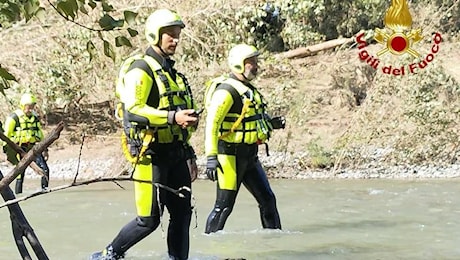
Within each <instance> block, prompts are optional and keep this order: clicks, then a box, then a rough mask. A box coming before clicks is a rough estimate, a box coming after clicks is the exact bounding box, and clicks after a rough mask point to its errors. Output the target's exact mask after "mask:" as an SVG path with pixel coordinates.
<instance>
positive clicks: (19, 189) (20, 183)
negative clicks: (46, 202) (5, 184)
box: [14, 180, 22, 194]
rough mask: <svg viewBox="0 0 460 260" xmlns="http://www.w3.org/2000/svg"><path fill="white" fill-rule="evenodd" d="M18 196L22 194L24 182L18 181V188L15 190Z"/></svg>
mask: <svg viewBox="0 0 460 260" xmlns="http://www.w3.org/2000/svg"><path fill="white" fill-rule="evenodd" d="M14 192H15V193H16V194H20V193H22V180H16V188H15V190H14Z"/></svg>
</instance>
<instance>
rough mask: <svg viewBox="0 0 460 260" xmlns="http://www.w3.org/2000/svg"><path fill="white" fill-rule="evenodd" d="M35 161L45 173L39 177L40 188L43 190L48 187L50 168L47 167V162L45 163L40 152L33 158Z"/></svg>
mask: <svg viewBox="0 0 460 260" xmlns="http://www.w3.org/2000/svg"><path fill="white" fill-rule="evenodd" d="M35 163H36V164H37V165H38V167H40V168H41V169H42V170H43V173H44V174H45V176H42V177H41V188H42V190H44V189H46V188H48V184H49V178H50V169H49V167H48V163H46V160H45V158H44V157H43V155H41V154H40V155H38V156H37V157H36V158H35Z"/></svg>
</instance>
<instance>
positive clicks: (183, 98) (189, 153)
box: [90, 9, 198, 260]
mask: <svg viewBox="0 0 460 260" xmlns="http://www.w3.org/2000/svg"><path fill="white" fill-rule="evenodd" d="M184 27H185V24H184V23H183V21H182V19H181V17H180V16H179V15H178V14H177V13H176V12H174V11H171V10H168V9H159V10H156V11H155V12H153V13H152V14H151V15H150V16H149V17H148V19H147V21H146V25H145V36H146V38H147V41H148V42H149V45H150V46H149V48H148V49H147V51H146V52H145V54H144V55H141V56H136V57H134V58H133V57H131V58H129V59H127V60H126V61H125V62H124V64H123V65H122V67H121V69H120V74H119V76H118V84H117V96H119V97H120V100H121V102H122V107H123V111H122V113H123V120H124V122H127V123H128V124H127V125H128V126H127V127H126V128H127V129H125V130H126V132H127V135H128V138H129V139H130V140H131V141H133V142H130V144H131V146H130V149H129V150H130V152H133V153H134V154H132V156H134V157H136V158H138V160H137V161H136V162H135V163H134V168H135V171H134V175H133V177H134V181H135V184H134V189H135V199H136V208H137V217H136V218H134V219H133V220H132V221H130V222H129V223H128V224H126V225H125V226H124V227H123V228H122V229H121V231H120V232H119V233H118V235H117V236H116V237H115V238H114V239H113V241H112V242H111V243H109V244H108V245H107V246H106V247H105V248H104V249H103V250H102V251H100V252H96V253H94V254H93V255H92V256H91V258H90V259H93V260H96V259H97V260H102V259H104V260H108V259H120V258H123V257H124V255H125V252H126V251H127V250H128V249H130V248H131V247H132V246H134V245H135V244H136V243H138V242H139V241H141V240H142V239H144V238H145V237H147V236H148V235H149V234H150V233H152V232H153V231H155V230H156V229H157V227H158V226H159V224H160V221H161V216H162V214H163V209H164V207H165V206H166V208H167V209H168V212H169V215H170V218H169V226H168V231H167V245H168V255H169V259H178V260H179V259H180V260H182V259H187V258H188V255H189V246H190V245H189V244H190V241H189V240H190V238H189V227H190V221H191V216H192V206H191V201H190V199H191V182H192V181H194V180H195V179H196V177H197V171H198V170H197V166H196V161H195V160H196V156H195V152H194V150H193V148H192V147H191V146H190V144H189V140H190V137H191V134H192V132H193V131H194V130H195V128H196V126H197V124H198V116H197V114H196V111H195V108H196V106H195V103H194V101H193V97H192V93H191V90H190V86H189V84H188V82H187V80H186V78H185V77H184V75H182V74H181V73H178V72H177V71H176V70H175V69H174V67H173V65H174V61H173V60H171V58H170V57H171V56H172V55H173V54H174V53H175V52H176V47H177V45H178V43H179V38H180V34H181V31H182V29H183V28H184ZM119 84H121V85H119ZM119 87H120V88H119ZM135 141H139V142H135ZM136 143H137V144H139V145H138V146H136ZM145 144H147V145H148V146H147V149H146V151H145V152H144V151H143V149H142V148H143V147H144V145H145ZM167 189H175V190H178V191H179V192H180V193H181V194H180V195H181V197H180V196H178V195H179V194H174V193H173V192H171V191H170V190H167Z"/></svg>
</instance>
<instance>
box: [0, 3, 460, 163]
mask: <svg viewBox="0 0 460 260" xmlns="http://www.w3.org/2000/svg"><path fill="white" fill-rule="evenodd" d="M409 2H410V11H411V14H412V18H413V26H414V27H416V28H422V29H423V31H424V35H425V36H426V37H424V39H423V41H422V42H421V43H420V49H425V50H428V49H429V48H430V47H431V45H430V43H431V40H432V38H431V37H430V33H433V32H440V33H442V34H443V36H445V37H444V38H445V41H444V42H443V43H442V44H443V46H442V47H443V48H444V47H445V46H444V45H446V46H447V44H448V41H452V42H453V43H452V44H455V40H456V37H457V35H458V32H459V31H460V22H459V21H460V1H458V0H437V1H427V0H422V1H415V0H414V1H409ZM24 3H25V4H24ZM181 3H182V5H174V4H171V5H170V6H165V3H163V2H154V3H152V4H151V5H149V6H145V3H144V2H140V1H129V2H128V1H126V2H124V1H118V2H116V3H115V2H113V3H112V4H113V5H112V4H110V3H109V2H108V1H105V0H103V1H92V0H86V1H85V0H64V1H58V2H53V1H50V2H49V3H48V4H47V5H39V2H38V1H36V0H29V1H17V0H3V1H2V0H0V24H1V27H0V37H1V38H2V47H1V49H0V60H1V61H2V64H0V65H1V66H0V90H2V91H5V93H6V94H7V95H6V97H2V98H4V99H6V100H7V101H8V102H6V103H7V104H8V105H7V106H8V108H7V109H6V108H5V109H4V112H3V114H2V116H5V115H6V114H7V113H8V110H10V109H12V107H13V106H14V105H15V104H16V103H15V102H16V100H17V97H18V93H21V92H24V91H25V90H26V89H27V90H30V91H32V92H34V93H37V95H38V96H39V98H40V99H41V100H42V102H41V104H40V105H41V106H42V107H41V111H42V113H43V115H44V118H45V120H47V123H48V124H53V123H55V122H56V121H58V120H62V119H66V120H67V121H68V122H67V123H68V124H69V126H72V128H69V129H70V130H71V131H74V132H77V131H84V132H85V133H87V134H111V133H113V132H115V131H117V127H116V125H117V123H116V122H114V119H113V118H112V116H111V113H112V112H111V111H112V109H113V108H112V107H111V106H110V105H111V104H112V101H113V100H114V95H113V91H114V81H115V77H116V74H117V70H118V67H119V64H120V62H121V61H122V60H123V59H125V58H126V57H127V56H129V55H132V54H133V53H139V52H142V51H143V50H144V49H145V47H146V43H145V40H144V37H143V22H144V21H145V18H146V17H147V15H148V14H149V13H150V12H151V11H152V10H154V9H155V8H157V7H169V8H172V9H176V10H178V11H179V13H180V14H181V15H182V16H183V18H184V20H185V23H186V25H187V27H186V28H185V30H184V32H183V34H182V40H181V49H180V52H179V53H178V55H177V56H176V58H177V59H179V61H178V63H177V66H178V69H179V70H180V71H182V72H184V74H186V75H187V76H188V78H189V81H190V82H191V84H192V86H193V88H194V92H195V96H196V98H197V99H198V100H199V101H201V100H202V94H203V85H204V82H205V81H206V80H207V79H209V78H210V77H213V76H216V75H218V74H220V73H222V72H224V71H226V70H227V69H226V65H225V61H224V58H225V56H226V52H227V50H228V49H229V48H230V46H231V44H233V43H237V42H241V41H244V42H247V43H252V44H255V45H257V47H259V48H260V49H261V50H263V54H262V57H263V64H262V66H263V71H262V75H261V77H260V80H259V81H258V82H257V84H258V85H260V86H261V88H262V91H263V93H264V94H265V97H266V99H267V100H268V102H269V104H270V105H271V106H270V108H271V109H272V110H273V113H276V114H283V115H286V116H287V118H288V129H286V133H284V134H283V133H276V134H275V136H274V137H273V139H275V140H276V138H281V139H283V140H284V139H286V141H280V142H279V143H275V144H274V145H272V146H271V147H270V149H271V150H278V151H290V152H292V153H294V152H307V153H308V154H309V156H310V157H311V158H310V160H309V161H310V162H311V163H308V167H325V168H328V167H331V166H332V165H333V164H336V166H359V165H362V163H368V162H370V161H372V160H375V156H374V155H375V151H376V149H377V150H380V149H381V150H383V151H385V152H383V153H381V154H380V155H379V159H378V160H379V162H380V163H388V164H401V163H433V162H435V163H451V162H453V161H454V160H455V158H458V156H459V148H458V147H459V142H460V141H459V140H460V138H459V135H460V133H459V131H458V125H459V123H460V119H459V118H460V117H459V113H460V102H459V95H460V87H459V84H458V81H457V80H458V77H457V78H456V77H455V76H453V75H452V70H448V69H447V67H449V66H450V65H452V64H443V63H442V62H441V61H440V58H439V57H436V58H435V61H434V62H433V63H430V65H429V66H428V67H427V68H426V69H424V70H423V72H420V73H418V74H412V75H406V76H405V77H391V76H388V75H383V74H382V73H380V72H379V71H376V70H374V69H372V68H371V67H370V66H368V65H366V64H365V63H362V62H359V60H358V58H357V55H356V52H357V51H356V49H355V48H354V47H356V46H349V45H347V46H342V47H341V48H337V49H335V50H333V51H330V52H324V53H322V56H317V57H312V58H306V59H305V60H303V61H302V60H301V61H292V60H279V59H275V58H274V56H273V55H274V54H276V53H278V52H282V51H287V50H292V49H295V48H297V47H303V46H308V45H311V44H316V43H320V42H323V41H325V40H329V39H335V38H339V37H352V36H354V35H356V34H357V33H358V32H360V31H366V32H367V37H368V39H372V36H373V30H374V29H375V28H383V26H384V25H383V15H384V13H385V10H387V8H388V7H389V5H390V3H391V1H381V0H361V1H348V0H347V1H338V0H336V1H330V0H313V1H295V0H285V1H283V0H275V1H271V2H270V3H269V4H268V5H267V4H266V3H261V2H260V1H234V2H232V3H224V2H222V1H212V2H206V3H201V2H195V1H193V2H190V3H189V2H186V1H185V2H184V1H181ZM51 4H53V6H54V7H53V6H51ZM58 12H59V13H58ZM24 21H27V23H24ZM24 35H26V36H27V37H26V38H25V39H21V38H24ZM3 42H6V43H7V44H3ZM369 42H370V40H369ZM454 46H455V45H454ZM445 48H446V49H443V51H444V52H445V53H447V52H448V51H450V50H448V49H447V47H445ZM453 49H455V48H451V50H453ZM14 53H18V54H17V55H16V54H14ZM385 62H386V63H387V64H388V63H389V62H392V61H390V60H385V59H382V64H384V63H385ZM400 62H406V63H405V64H407V63H410V62H411V61H410V60H402V61H400ZM394 65H395V66H396V65H399V64H394ZM321 76H322V77H321ZM313 79H315V80H317V82H313ZM456 79H457V80H456ZM16 81H17V82H16ZM340 113H342V114H340ZM96 114H97V116H96ZM88 115H91V118H92V121H91V122H88V121H87V120H85V119H84V118H86V117H87V116H88ZM324 118H327V120H325V119H324ZM332 118H334V120H332ZM344 118H346V119H347V120H348V121H347V123H346V124H344V125H342V126H339V128H341V129H336V131H331V133H329V132H327V133H322V132H321V130H319V129H320V128H319V126H323V125H334V124H335V123H334V122H338V121H340V120H341V119H344ZM329 119H330V120H329ZM96 120H100V121H96ZM319 120H323V121H326V122H325V123H324V122H323V121H322V123H318V124H316V122H317V121H319ZM314 122H315V124H314ZM316 129H318V130H316ZM339 130H340V131H339ZM199 133H201V132H200V131H199ZM77 136H78V135H77ZM198 136H199V137H201V136H200V135H198ZM72 138H73V139H72V140H75V138H74V136H73V137H72ZM288 138H289V140H287V139H288ZM196 143H197V144H198V146H200V145H202V142H200V141H196ZM198 150H200V148H199V147H198ZM338 162H339V163H338ZM338 164H340V165H338Z"/></svg>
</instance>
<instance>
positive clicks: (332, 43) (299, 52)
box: [275, 38, 354, 59]
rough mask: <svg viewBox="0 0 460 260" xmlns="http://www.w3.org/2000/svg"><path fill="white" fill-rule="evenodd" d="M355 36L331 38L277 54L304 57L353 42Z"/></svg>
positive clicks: (285, 57) (287, 57)
mask: <svg viewBox="0 0 460 260" xmlns="http://www.w3.org/2000/svg"><path fill="white" fill-rule="evenodd" d="M353 41H354V39H353V38H340V39H334V40H329V41H326V42H322V43H318V44H315V45H311V46H308V47H300V48H297V49H294V50H289V51H286V52H282V53H279V54H277V55H275V57H276V58H281V59H293V58H303V57H307V56H313V55H315V54H317V53H318V52H320V51H325V50H328V49H332V48H335V47H337V46H340V45H343V44H347V43H351V42H353Z"/></svg>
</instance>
